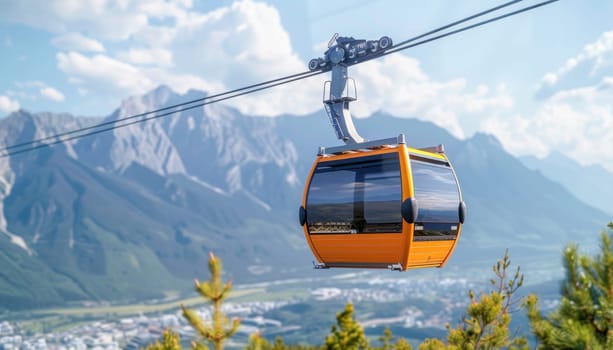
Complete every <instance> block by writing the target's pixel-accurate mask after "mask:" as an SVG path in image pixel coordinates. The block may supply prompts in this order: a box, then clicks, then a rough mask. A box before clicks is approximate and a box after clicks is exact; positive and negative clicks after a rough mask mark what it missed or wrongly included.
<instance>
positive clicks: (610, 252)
mask: <svg viewBox="0 0 613 350" xmlns="http://www.w3.org/2000/svg"><path fill="white" fill-rule="evenodd" d="M608 228H609V232H603V233H602V234H601V236H600V254H598V255H597V256H596V257H590V256H587V255H581V254H579V253H578V248H577V245H576V244H571V245H568V246H567V247H566V249H565V250H564V254H563V261H564V268H565V270H566V279H565V281H564V282H563V284H562V290H561V293H562V296H561V300H560V305H559V306H558V308H557V309H556V310H555V311H553V312H552V313H551V314H550V315H549V317H548V318H545V317H543V316H542V314H541V312H540V310H539V308H538V299H537V297H536V296H535V295H530V296H529V298H528V300H527V302H526V306H527V309H528V318H529V320H530V325H531V327H532V332H533V333H534V335H535V336H536V338H537V340H538V341H539V342H540V344H539V346H538V348H539V349H594V350H596V349H613V243H612V237H611V230H613V223H609V225H608Z"/></svg>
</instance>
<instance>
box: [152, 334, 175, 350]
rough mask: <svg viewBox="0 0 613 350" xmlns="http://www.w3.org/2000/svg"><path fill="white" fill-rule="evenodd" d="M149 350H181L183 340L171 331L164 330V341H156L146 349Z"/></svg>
mask: <svg viewBox="0 0 613 350" xmlns="http://www.w3.org/2000/svg"><path fill="white" fill-rule="evenodd" d="M146 349H147V350H181V338H180V337H179V335H178V334H177V333H174V332H173V331H171V330H170V329H166V330H164V334H162V341H161V342H160V341H159V340H158V341H156V342H155V343H153V344H150V345H149V346H147V348H146Z"/></svg>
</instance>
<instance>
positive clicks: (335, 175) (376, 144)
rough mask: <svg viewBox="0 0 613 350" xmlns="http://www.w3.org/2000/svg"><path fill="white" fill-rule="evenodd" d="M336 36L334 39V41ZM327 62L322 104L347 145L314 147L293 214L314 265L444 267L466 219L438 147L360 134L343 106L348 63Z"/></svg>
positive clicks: (348, 90)
mask: <svg viewBox="0 0 613 350" xmlns="http://www.w3.org/2000/svg"><path fill="white" fill-rule="evenodd" d="M338 38H339V37H338V35H335V36H334V37H333V38H332V39H333V40H336V41H337V45H338V44H339V43H338ZM333 40H331V43H330V44H329V46H331V45H332V44H333V43H332V41H333ZM390 43H391V39H390ZM372 54H377V53H372ZM378 54H380V53H378ZM367 58H368V57H365V58H364V59H367ZM330 64H331V73H332V80H331V81H326V82H325V84H324V99H323V102H324V107H325V110H326V112H327V113H328V117H329V118H330V123H331V124H332V127H333V128H334V131H335V133H336V136H337V138H338V139H340V140H342V141H343V142H345V145H342V146H336V147H328V148H324V147H320V149H319V152H318V155H317V158H316V159H315V163H314V164H313V167H312V168H311V171H310V173H309V176H308V178H307V181H306V183H305V188H304V194H303V198H302V205H301V206H300V210H299V220H300V225H302V226H303V230H304V236H305V238H306V241H307V242H308V244H309V247H310V248H311V251H312V252H313V255H314V256H315V258H316V259H317V261H318V262H317V263H316V264H315V267H316V268H330V267H354V268H389V269H392V270H398V271H405V270H407V269H409V268H420V267H442V266H443V265H445V263H446V262H447V260H449V258H450V256H451V254H452V253H453V250H454V248H455V246H456V244H457V242H458V239H459V237H460V232H461V230H462V224H463V223H464V219H465V217H466V205H465V204H464V201H463V200H462V194H461V191H460V186H459V183H458V178H457V176H456V174H455V172H454V170H453V167H452V166H451V163H450V162H449V159H447V156H446V155H445V152H444V147H443V146H442V145H439V146H436V147H429V148H425V149H418V148H411V147H408V146H407V145H406V141H405V137H404V135H402V134H401V135H399V136H398V137H395V138H388V139H381V140H374V141H367V140H365V139H364V138H362V137H361V136H360V135H359V134H358V132H357V130H356V128H355V126H354V125H353V120H352V118H351V113H350V111H349V103H350V102H353V101H355V100H357V89H356V87H355V81H354V80H353V79H351V78H349V77H348V72H347V67H348V66H349V65H350V64H351V62H344V61H343V60H342V59H339V60H332V61H331V62H330Z"/></svg>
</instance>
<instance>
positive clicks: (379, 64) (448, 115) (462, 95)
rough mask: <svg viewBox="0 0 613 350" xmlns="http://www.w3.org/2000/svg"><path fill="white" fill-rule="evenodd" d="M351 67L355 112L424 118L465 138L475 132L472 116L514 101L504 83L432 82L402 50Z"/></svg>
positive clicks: (503, 106)
mask: <svg viewBox="0 0 613 350" xmlns="http://www.w3.org/2000/svg"><path fill="white" fill-rule="evenodd" d="M350 69H351V70H352V71H353V72H354V73H355V74H354V78H355V79H356V83H357V84H358V97H359V100H358V102H356V103H355V104H354V107H352V108H353V111H354V112H355V113H354V114H355V115H356V116H358V117H363V116H368V115H370V114H372V113H373V112H375V111H377V110H383V111H386V112H388V113H390V114H393V115H397V116H405V117H416V118H419V119H423V120H428V121H431V122H433V123H435V124H437V125H439V126H442V127H444V128H446V129H447V130H449V131H450V132H451V133H453V134H454V135H455V136H457V137H464V136H465V134H470V133H472V132H474V131H476V129H477V124H476V120H478V119H479V118H481V116H482V115H483V114H484V113H491V114H494V113H498V112H500V111H504V110H508V109H509V108H510V107H512V105H513V100H512V98H511V97H510V96H509V95H508V94H507V93H506V91H505V89H504V87H503V86H501V87H499V88H498V89H496V90H495V91H491V89H490V88H489V87H487V86H483V85H481V86H477V87H476V88H474V89H471V88H468V87H467V85H468V84H467V82H466V80H465V79H453V80H449V81H443V82H439V81H435V80H432V79H431V78H430V77H428V75H427V74H426V73H425V72H424V71H423V70H422V69H421V67H420V64H419V61H418V60H416V59H414V58H411V57H406V56H403V55H391V56H387V57H384V58H383V59H379V60H375V61H370V62H368V63H365V64H361V65H358V66H355V67H352V68H350ZM350 75H352V74H351V72H350ZM360 100H362V101H363V102H360ZM473 124H474V125H473Z"/></svg>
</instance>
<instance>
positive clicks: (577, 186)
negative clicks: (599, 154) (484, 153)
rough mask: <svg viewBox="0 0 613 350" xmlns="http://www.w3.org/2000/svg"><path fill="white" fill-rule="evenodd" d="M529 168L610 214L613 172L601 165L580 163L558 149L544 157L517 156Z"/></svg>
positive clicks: (612, 208)
mask: <svg viewBox="0 0 613 350" xmlns="http://www.w3.org/2000/svg"><path fill="white" fill-rule="evenodd" d="M520 159H521V161H522V163H524V165H525V166H526V167H528V168H530V169H534V170H538V171H540V172H541V173H542V174H543V175H545V176H546V177H548V178H549V179H552V180H554V181H556V182H559V183H560V184H562V185H564V187H566V188H567V189H568V190H569V191H570V192H571V193H572V194H573V195H574V196H575V197H577V198H579V199H581V200H582V201H584V202H586V203H588V204H590V205H592V206H593V207H596V208H598V209H600V210H602V211H604V212H605V213H607V214H609V215H613V201H612V200H611V199H612V198H613V186H610V185H609V184H611V183H612V180H613V173H611V172H610V171H608V170H607V169H605V168H603V167H602V166H600V165H587V166H585V165H581V164H579V163H577V162H576V161H574V160H572V159H570V158H568V157H567V156H565V155H563V154H562V153H560V152H552V153H550V154H549V155H548V156H547V157H545V158H537V157H535V156H525V157H521V158H520Z"/></svg>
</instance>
